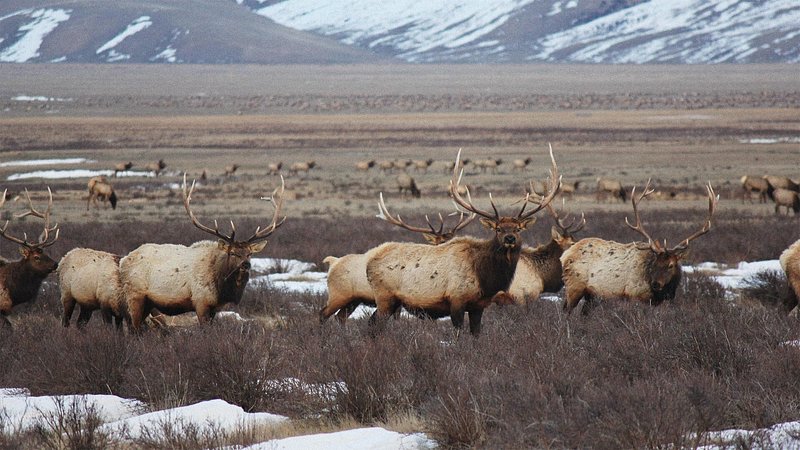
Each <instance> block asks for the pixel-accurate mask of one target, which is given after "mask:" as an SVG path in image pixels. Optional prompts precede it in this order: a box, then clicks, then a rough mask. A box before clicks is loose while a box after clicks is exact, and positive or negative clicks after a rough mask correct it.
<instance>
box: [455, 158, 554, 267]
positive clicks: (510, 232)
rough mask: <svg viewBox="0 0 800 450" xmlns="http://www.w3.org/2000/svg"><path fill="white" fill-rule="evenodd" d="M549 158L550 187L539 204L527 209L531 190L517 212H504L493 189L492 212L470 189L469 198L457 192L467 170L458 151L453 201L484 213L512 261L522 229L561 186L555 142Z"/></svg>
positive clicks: (518, 244)
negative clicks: (477, 204) (475, 201)
mask: <svg viewBox="0 0 800 450" xmlns="http://www.w3.org/2000/svg"><path fill="white" fill-rule="evenodd" d="M550 161H551V162H552V168H551V169H550V186H549V189H548V191H549V194H548V195H547V196H545V197H544V198H543V199H542V201H541V202H539V204H538V206H536V207H534V208H533V209H532V210H530V211H527V212H526V211H525V209H526V207H527V206H528V203H529V199H530V194H526V195H525V198H524V202H523V204H522V208H521V209H520V211H519V213H517V215H516V216H501V215H500V213H499V212H498V211H497V207H496V206H495V204H494V199H492V194H491V193H490V194H489V202H490V204H491V205H492V210H493V212H491V213H490V212H488V211H483V210H481V209H478V208H477V207H475V206H474V205H473V204H472V201H471V199H469V190H467V191H466V192H467V197H468V199H467V200H465V199H464V198H463V197H461V195H460V194H459V193H458V187H459V184H460V183H461V178H462V176H463V173H464V171H463V169H461V150H459V151H458V155H456V162H455V165H454V166H453V176H452V178H451V179H450V186H449V188H448V191H449V194H450V197H452V198H453V201H454V202H455V203H456V205H457V206H460V207H461V208H464V209H465V210H467V211H469V212H472V213H474V214H477V215H479V216H481V219H480V220H481V224H483V226H484V227H486V228H487V229H489V230H492V231H494V233H495V240H496V245H497V246H498V247H499V248H501V249H504V250H505V251H506V258H507V259H508V260H509V261H511V259H512V255H513V253H514V252H519V249H520V246H521V243H522V240H521V239H520V235H519V233H520V232H521V231H522V230H524V229H525V228H527V227H528V225H530V224H532V223H533V222H535V221H536V218H535V217H533V216H534V214H536V213H537V212H539V211H541V210H542V209H543V208H545V207H546V206H547V205H548V204H549V203H550V202H551V201H553V198H554V197H555V196H556V194H558V191H559V190H560V189H561V177H560V176H559V175H558V166H557V165H556V160H555V158H554V157H553V147H552V146H551V147H550Z"/></svg>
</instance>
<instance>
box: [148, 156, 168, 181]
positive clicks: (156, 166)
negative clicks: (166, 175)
mask: <svg viewBox="0 0 800 450" xmlns="http://www.w3.org/2000/svg"><path fill="white" fill-rule="evenodd" d="M166 167H167V163H165V162H164V160H163V159H159V160H158V161H156V162H151V163H147V164H146V165H145V166H144V170H146V171H148V172H153V175H155V176H156V178H158V175H159V174H161V171H162V170H164V168H166Z"/></svg>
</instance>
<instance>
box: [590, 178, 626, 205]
mask: <svg viewBox="0 0 800 450" xmlns="http://www.w3.org/2000/svg"><path fill="white" fill-rule="evenodd" d="M606 194H610V195H611V198H618V199H619V200H620V201H621V202H623V203H624V202H625V201H626V200H627V198H626V193H625V188H624V187H623V186H622V183H621V182H620V181H619V180H614V179H611V178H602V177H600V178H598V179H597V192H596V193H595V199H596V200H597V202H598V203H599V202H600V201H601V200H603V199H604V198H605V196H606Z"/></svg>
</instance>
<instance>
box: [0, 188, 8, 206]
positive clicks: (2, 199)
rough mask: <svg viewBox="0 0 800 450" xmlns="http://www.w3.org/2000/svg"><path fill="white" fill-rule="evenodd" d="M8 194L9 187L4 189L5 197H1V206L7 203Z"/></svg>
mask: <svg viewBox="0 0 800 450" xmlns="http://www.w3.org/2000/svg"><path fill="white" fill-rule="evenodd" d="M6 194H8V189H3V197H2V198H0V208H2V207H3V205H5V203H6Z"/></svg>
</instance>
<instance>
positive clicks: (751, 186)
mask: <svg viewBox="0 0 800 450" xmlns="http://www.w3.org/2000/svg"><path fill="white" fill-rule="evenodd" d="M740 181H741V183H742V190H743V191H744V192H743V193H742V203H744V199H745V198H747V199H748V200H749V201H750V203H753V197H752V195H751V194H752V193H753V192H755V193H757V194H758V202H759V203H766V202H767V191H769V182H767V180H766V178H763V177H756V176H753V175H745V176H743V177H742V178H741V180H740Z"/></svg>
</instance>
